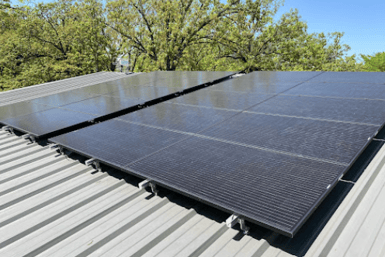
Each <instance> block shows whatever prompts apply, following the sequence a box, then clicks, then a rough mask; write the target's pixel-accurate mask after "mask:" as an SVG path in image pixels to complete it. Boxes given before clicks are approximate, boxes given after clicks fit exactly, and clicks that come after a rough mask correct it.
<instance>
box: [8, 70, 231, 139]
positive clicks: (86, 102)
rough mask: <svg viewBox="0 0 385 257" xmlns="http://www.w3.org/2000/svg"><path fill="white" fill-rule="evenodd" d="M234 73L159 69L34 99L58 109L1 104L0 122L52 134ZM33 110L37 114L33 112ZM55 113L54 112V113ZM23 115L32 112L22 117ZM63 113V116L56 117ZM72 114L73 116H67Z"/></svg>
mask: <svg viewBox="0 0 385 257" xmlns="http://www.w3.org/2000/svg"><path fill="white" fill-rule="evenodd" d="M232 74H234V73H233V72H191V73H188V72H160V71H158V72H151V73H144V74H139V75H136V76H129V77H126V78H122V79H119V80H115V81H109V82H105V83H101V84H97V85H92V86H88V87H83V88H78V89H75V90H71V91H67V92H63V93H58V94H54V95H49V96H45V97H41V98H37V99H34V100H32V103H33V104H35V105H37V104H40V105H42V104H44V105H47V106H48V107H47V108H48V109H49V108H56V111H53V110H52V111H50V112H41V113H39V112H38V111H39V110H38V111H31V112H28V111H10V110H14V109H17V110H20V109H23V108H24V105H26V103H19V104H17V106H19V107H17V106H12V107H7V106H5V107H0V113H4V115H3V116H4V117H3V118H1V117H0V122H1V123H3V124H5V125H9V126H12V127H14V128H17V129H19V130H21V131H25V132H28V133H31V134H33V135H35V136H37V137H41V136H43V134H44V135H47V134H49V135H51V134H52V133H54V132H55V131H57V130H60V131H63V130H64V129H65V128H67V127H71V126H75V125H77V124H84V123H87V122H88V121H90V120H94V119H95V120H96V121H100V120H104V119H108V118H111V117H113V116H114V115H115V116H116V115H121V114H122V113H124V110H126V113H127V112H130V111H133V110H135V108H139V105H141V106H143V105H151V104H155V103H157V102H159V101H163V100H164V99H163V98H164V97H168V98H169V97H174V96H175V95H177V94H180V91H183V90H185V89H189V90H190V89H191V88H194V87H196V86H198V85H206V84H208V83H210V82H212V81H215V80H218V79H223V78H227V77H228V76H230V75H232ZM47 108H46V109H47ZM58 108H61V109H58ZM31 109H33V108H31ZM35 109H37V108H34V110H35ZM40 109H41V111H44V110H46V109H44V108H40ZM32 112H34V113H35V114H30V113H32ZM53 113H55V115H52V114H53ZM24 114H29V115H26V116H22V117H21V116H20V115H24ZM61 114H63V117H60V116H59V117H58V116H56V115H61ZM69 114H71V117H67V116H68V115H69ZM90 115H92V116H90ZM58 120H60V122H58ZM40 133H43V134H40Z"/></svg>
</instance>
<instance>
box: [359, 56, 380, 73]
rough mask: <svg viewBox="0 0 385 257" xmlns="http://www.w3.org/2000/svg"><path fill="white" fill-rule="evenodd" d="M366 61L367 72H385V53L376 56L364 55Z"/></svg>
mask: <svg viewBox="0 0 385 257" xmlns="http://www.w3.org/2000/svg"><path fill="white" fill-rule="evenodd" d="M361 57H362V59H364V61H365V64H364V66H365V68H364V70H365V71H382V72H384V71H385V52H381V53H376V54H375V55H374V56H370V55H362V54H361Z"/></svg>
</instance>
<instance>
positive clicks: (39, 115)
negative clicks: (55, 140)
mask: <svg viewBox="0 0 385 257" xmlns="http://www.w3.org/2000/svg"><path fill="white" fill-rule="evenodd" d="M94 118H95V116H92V115H89V114H85V113H80V112H74V111H71V110H65V109H59V108H53V109H49V110H46V111H41V112H36V113H32V114H28V115H24V116H18V117H15V118H9V119H7V120H5V121H4V122H3V121H2V122H3V123H5V124H6V125H8V126H11V127H13V128H15V129H18V130H20V131H22V132H25V133H28V134H31V135H33V136H36V137H40V136H46V135H47V134H50V133H52V132H55V131H59V130H62V129H64V128H68V127H72V126H75V125H79V124H81V123H86V122H88V121H91V120H93V119H94ZM47 121H49V122H47Z"/></svg>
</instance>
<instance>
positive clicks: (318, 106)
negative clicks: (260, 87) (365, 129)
mask: <svg viewBox="0 0 385 257" xmlns="http://www.w3.org/2000/svg"><path fill="white" fill-rule="evenodd" d="M383 110H385V101H378V100H368V99H366V100H365V99H349V98H343V99H338V98H324V97H309V96H294V95H278V96H276V97H274V98H271V99H270V100H269V101H267V102H264V103H261V104H259V105H257V106H255V107H252V108H250V109H249V110H248V111H250V112H258V113H269V114H279V115H288V116H296V117H306V118H314V119H325V120H333V121H341V122H352V123H354V122H357V123H367V124H375V125H382V124H383V123H384V121H385V112H384V111H383Z"/></svg>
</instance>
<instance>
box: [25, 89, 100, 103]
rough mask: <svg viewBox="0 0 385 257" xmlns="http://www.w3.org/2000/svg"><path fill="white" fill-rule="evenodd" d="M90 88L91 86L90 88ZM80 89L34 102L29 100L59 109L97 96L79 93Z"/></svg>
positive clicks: (41, 98)
mask: <svg viewBox="0 0 385 257" xmlns="http://www.w3.org/2000/svg"><path fill="white" fill-rule="evenodd" d="M91 87H92V86H91ZM80 90H81V89H76V90H74V91H75V92H72V91H67V92H62V93H58V94H54V95H49V96H44V97H40V98H37V99H34V100H31V102H32V103H38V104H45V105H49V106H53V107H60V106H63V105H66V104H70V103H75V102H79V101H82V100H85V99H89V98H92V97H95V96H97V94H87V93H82V92H80Z"/></svg>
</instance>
